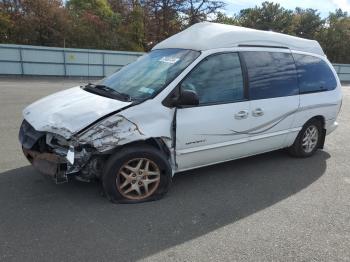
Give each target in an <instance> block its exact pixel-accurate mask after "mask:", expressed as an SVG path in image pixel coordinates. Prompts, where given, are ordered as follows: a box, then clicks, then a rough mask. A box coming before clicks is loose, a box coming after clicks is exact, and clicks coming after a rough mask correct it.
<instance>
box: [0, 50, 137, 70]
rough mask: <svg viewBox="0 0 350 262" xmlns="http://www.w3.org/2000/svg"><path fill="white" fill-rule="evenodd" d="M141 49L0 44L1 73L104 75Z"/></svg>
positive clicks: (120, 65)
mask: <svg viewBox="0 0 350 262" xmlns="http://www.w3.org/2000/svg"><path fill="white" fill-rule="evenodd" d="M141 55H143V53H141V52H123V51H108V50H92V49H75V48H56V47H43V46H26V45H8V44H0V75H44V76H91V77H103V76H107V75H109V74H111V73H113V72H115V71H117V70H118V69H120V68H121V67H123V66H124V65H126V64H129V63H131V62H133V61H135V60H136V59H137V58H138V57H139V56H141Z"/></svg>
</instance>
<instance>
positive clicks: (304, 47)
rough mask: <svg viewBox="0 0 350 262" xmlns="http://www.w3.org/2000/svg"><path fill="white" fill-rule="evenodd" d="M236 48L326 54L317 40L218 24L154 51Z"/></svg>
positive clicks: (195, 29) (187, 33) (198, 27)
mask: <svg viewBox="0 0 350 262" xmlns="http://www.w3.org/2000/svg"><path fill="white" fill-rule="evenodd" d="M234 46H273V47H285V48H289V49H292V50H297V51H304V52H309V53H314V54H318V55H324V53H323V50H322V48H321V46H320V44H319V43H318V42H317V41H315V40H307V39H304V38H300V37H295V36H290V35H285V34H280V33H275V32H270V31H261V30H255V29H250V28H245V27H240V26H233V25H224V24H217V23H209V22H202V23H197V24H195V25H193V26H191V27H189V28H187V29H186V30H184V31H182V32H180V33H178V34H176V35H173V36H171V37H169V38H168V39H165V40H164V41H162V42H160V43H159V44H157V45H156V46H155V47H153V50H154V49H164V48H183V49H192V50H208V49H215V48H224V47H234Z"/></svg>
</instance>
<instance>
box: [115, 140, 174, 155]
mask: <svg viewBox="0 0 350 262" xmlns="http://www.w3.org/2000/svg"><path fill="white" fill-rule="evenodd" d="M135 145H148V146H151V147H153V148H156V149H157V150H159V151H161V152H162V153H164V154H165V155H166V157H167V158H168V160H170V159H171V151H170V148H169V147H168V146H167V144H166V143H165V142H164V139H163V138H161V137H150V138H147V139H145V140H135V141H131V142H129V143H126V144H123V145H119V146H116V147H115V148H113V149H112V150H110V151H108V154H109V155H112V154H114V153H115V152H117V151H118V150H120V149H121V148H125V147H129V146H135Z"/></svg>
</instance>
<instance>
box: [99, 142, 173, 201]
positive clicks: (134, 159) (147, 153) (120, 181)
mask: <svg viewBox="0 0 350 262" xmlns="http://www.w3.org/2000/svg"><path fill="white" fill-rule="evenodd" d="M102 183H103V188H104V191H105V193H106V196H107V197H108V198H109V199H110V200H111V201H112V202H118V203H139V202H145V201H151V200H156V199H159V198H161V197H162V196H163V195H164V194H165V193H166V192H167V191H168V189H169V186H170V183H171V167H170V165H169V162H168V160H167V159H166V157H165V156H164V154H163V153H162V152H160V151H159V150H157V149H156V148H153V147H151V146H147V145H142V146H131V147H126V148H124V149H121V150H120V151H118V152H117V153H116V154H115V155H113V156H112V157H111V158H110V159H109V161H108V163H107V165H106V168H105V171H104V175H103V179H102Z"/></svg>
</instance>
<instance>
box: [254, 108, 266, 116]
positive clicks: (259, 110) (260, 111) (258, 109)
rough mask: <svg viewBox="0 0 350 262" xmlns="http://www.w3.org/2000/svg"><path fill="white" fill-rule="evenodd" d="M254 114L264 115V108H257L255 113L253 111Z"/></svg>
mask: <svg viewBox="0 0 350 262" xmlns="http://www.w3.org/2000/svg"><path fill="white" fill-rule="evenodd" d="M252 115H253V116H256V117H258V116H262V115H264V110H262V109H261V108H256V109H255V110H254V111H253V113H252Z"/></svg>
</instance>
